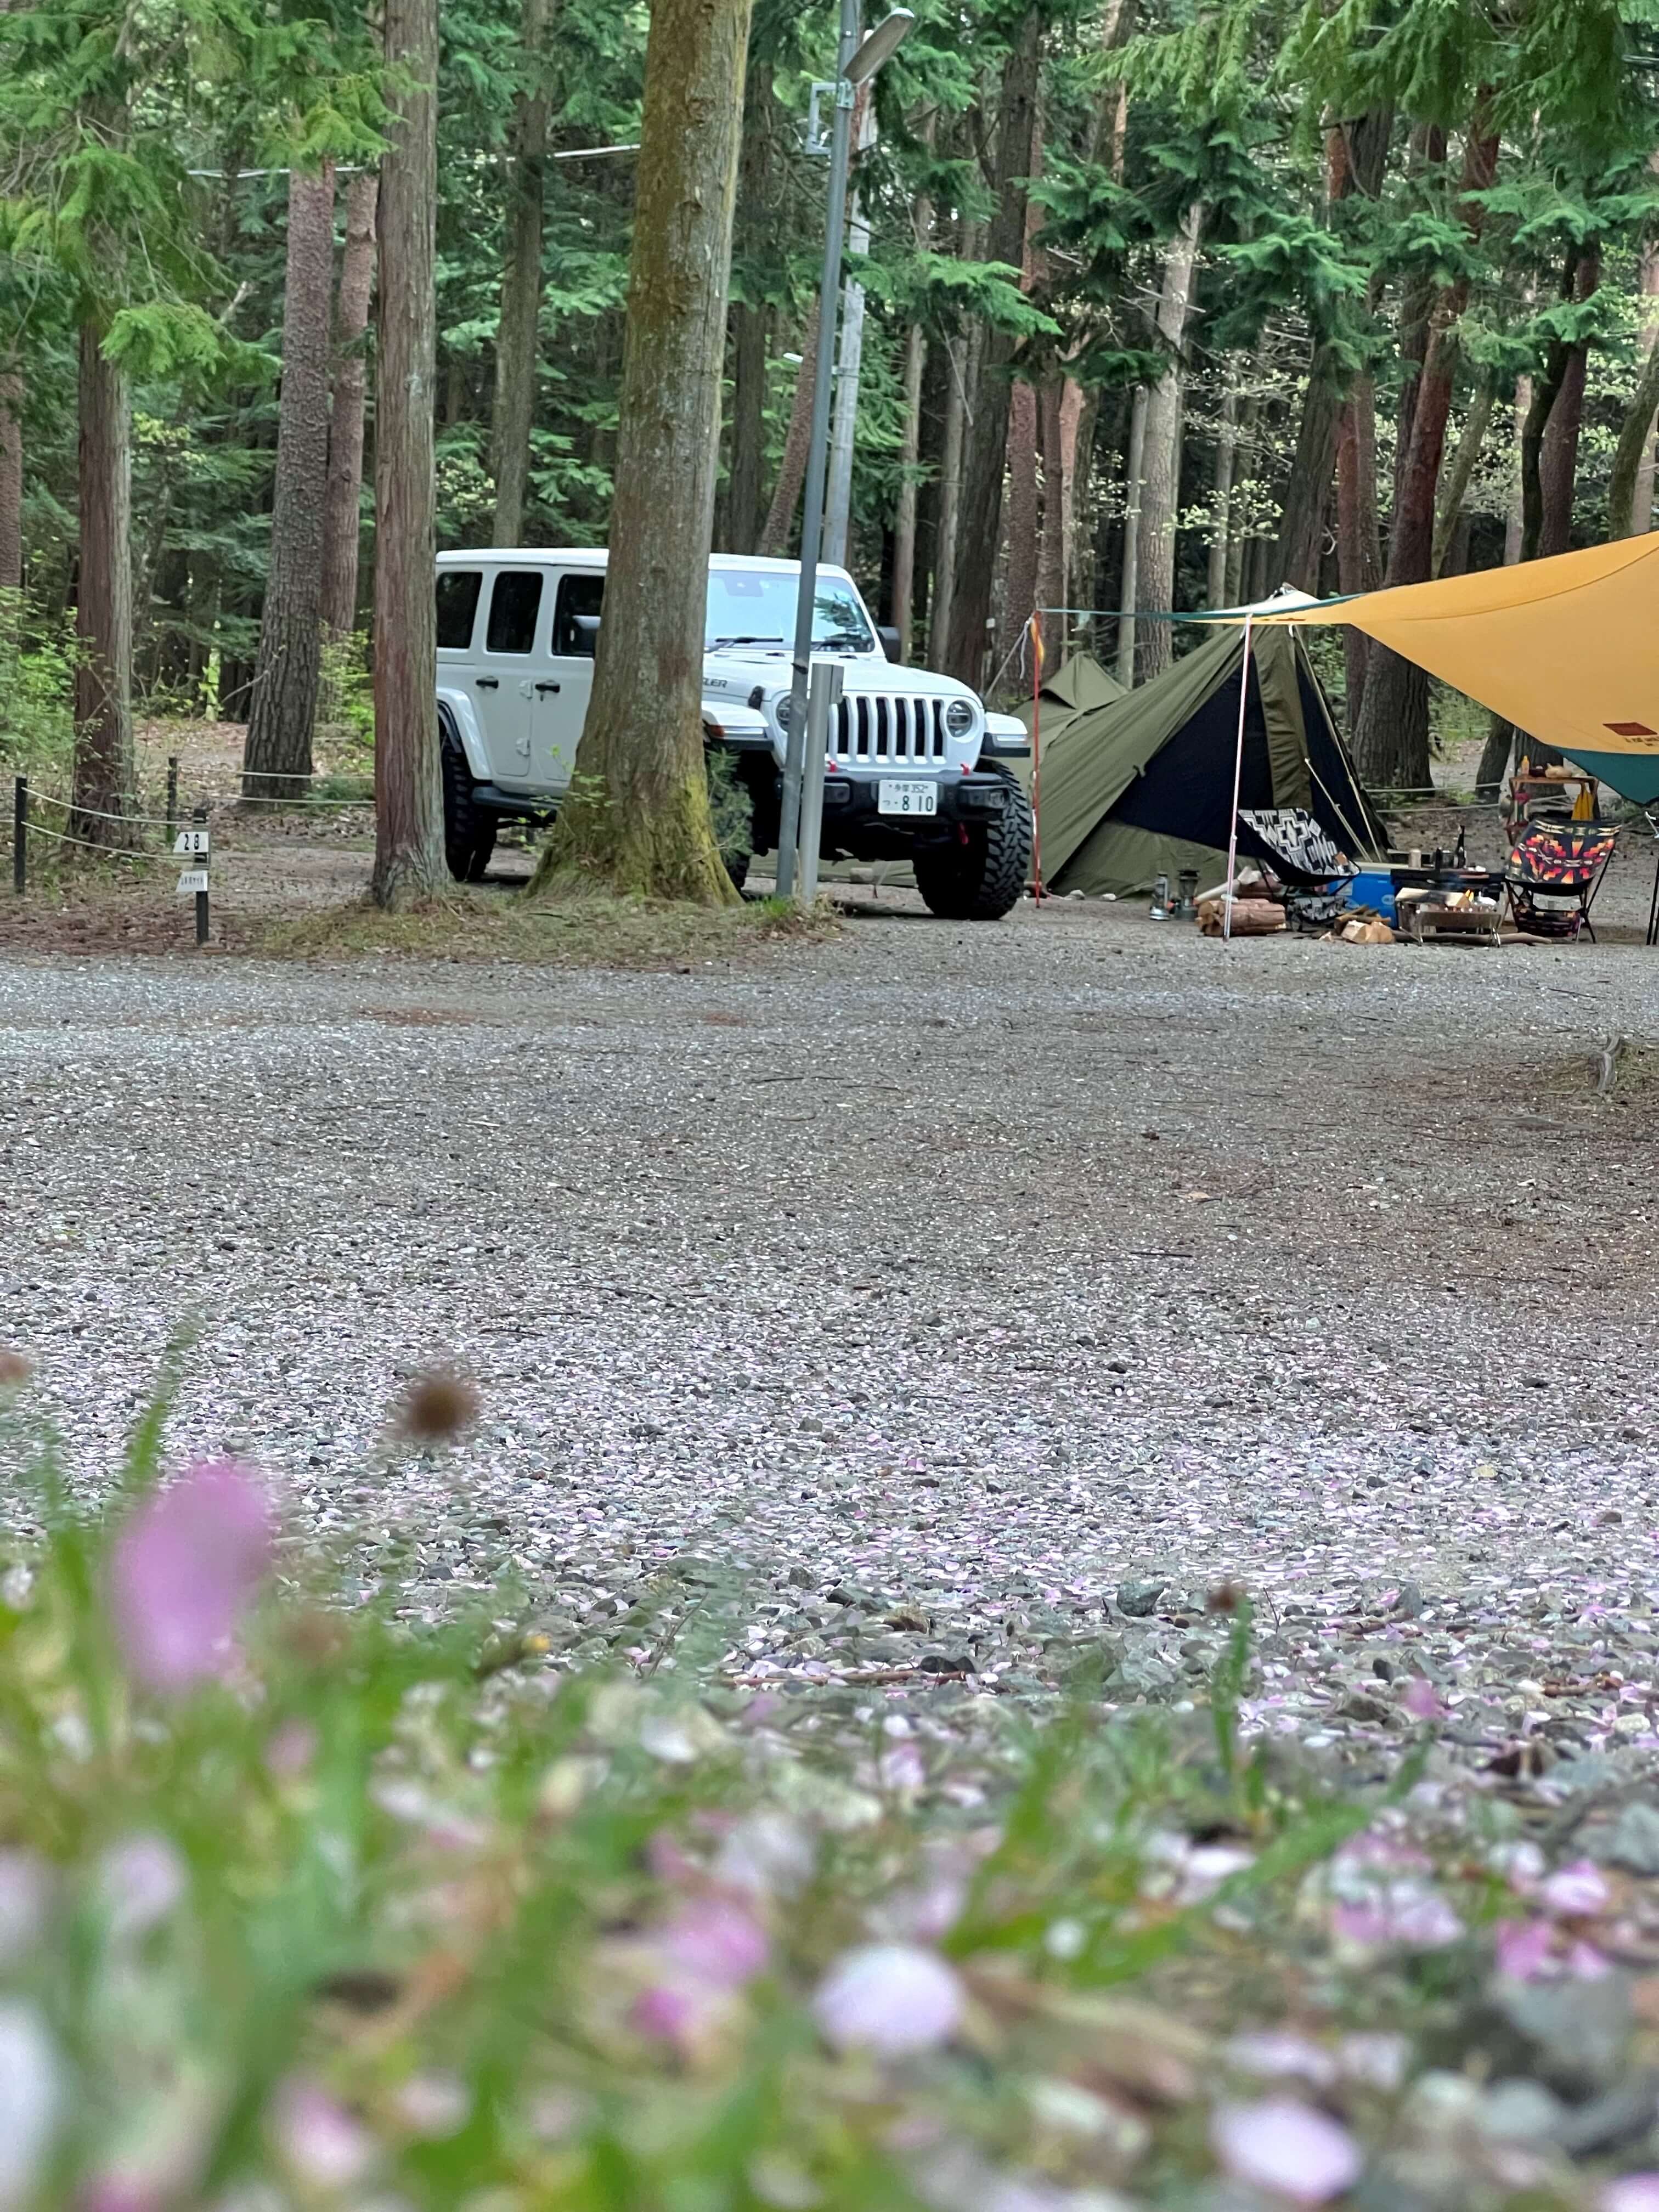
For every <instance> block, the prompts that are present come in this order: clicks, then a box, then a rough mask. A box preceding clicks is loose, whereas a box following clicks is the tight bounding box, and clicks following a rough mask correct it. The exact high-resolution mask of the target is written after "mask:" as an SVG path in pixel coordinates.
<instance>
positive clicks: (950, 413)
mask: <svg viewBox="0 0 1659 2212" xmlns="http://www.w3.org/2000/svg"><path fill="white" fill-rule="evenodd" d="M963 254H964V256H965V257H967V246H966V243H965V242H964V245H963ZM967 258H971V257H967ZM945 367H946V373H947V386H946V391H945V447H944V451H943V453H942V454H941V455H940V459H939V549H938V551H937V553H936V555H935V556H934V562H933V606H932V608H931V609H930V611H929V613H928V617H927V659H928V662H929V665H931V666H933V667H934V668H937V667H939V665H941V663H942V662H943V660H944V659H945V651H946V647H947V645H948V642H949V639H950V635H951V614H952V611H953V610H954V608H955V605H956V592H957V538H958V537H959V536H960V534H961V515H962V450H963V443H964V442H965V438H966V433H967V424H968V381H969V368H970V349H969V343H968V341H967V340H966V339H963V338H949V339H947V340H946V341H945Z"/></svg>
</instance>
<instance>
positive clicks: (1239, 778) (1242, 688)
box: [1221, 615, 1255, 939]
mask: <svg viewBox="0 0 1659 2212" xmlns="http://www.w3.org/2000/svg"><path fill="white" fill-rule="evenodd" d="M1254 632H1255V616H1254V615H1246V616H1245V617H1244V658H1243V663H1242V664H1241V665H1240V668H1239V671H1238V755H1237V758H1236V759H1235V761H1234V763H1233V814H1232V828H1231V832H1230V834H1229V836H1228V839H1227V911H1226V914H1225V916H1224V918H1223V921H1222V925H1221V934H1222V935H1223V937H1225V938H1228V939H1231V936H1232V933H1233V878H1234V876H1235V875H1236V874H1237V872H1238V799H1239V793H1241V792H1242V791H1243V788H1244V712H1245V709H1246V708H1247V707H1248V706H1249V700H1250V639H1251V636H1252V635H1253V634H1254Z"/></svg>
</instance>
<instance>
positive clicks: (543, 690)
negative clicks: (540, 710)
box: [536, 684, 559, 698]
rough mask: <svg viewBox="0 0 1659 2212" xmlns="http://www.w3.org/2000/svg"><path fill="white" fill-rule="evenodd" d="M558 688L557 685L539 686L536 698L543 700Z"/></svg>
mask: <svg viewBox="0 0 1659 2212" xmlns="http://www.w3.org/2000/svg"><path fill="white" fill-rule="evenodd" d="M558 688H559V687H558V685H557V684H538V685H537V686H536V696H537V697H538V698H542V697H544V696H545V695H546V694H547V693H548V692H549V691H556V690H558Z"/></svg>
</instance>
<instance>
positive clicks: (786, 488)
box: [760, 296, 822, 561]
mask: <svg viewBox="0 0 1659 2212" xmlns="http://www.w3.org/2000/svg"><path fill="white" fill-rule="evenodd" d="M821 305H822V302H821V301H819V300H818V299H817V297H816V296H815V297H814V299H813V301H812V307H811V313H809V314H808V316H807V318H806V328H805V330H804V331H802V333H801V340H800V367H799V369H798V370H797V371H796V372H795V397H794V401H793V404H792V406H791V407H790V410H789V428H788V429H787V432H786V433H785V435H784V441H783V458H782V459H781V460H780V462H779V463H778V480H777V482H776V483H775V484H774V485H773V487H772V504H771V506H770V507H769V508H768V509H767V514H766V526H765V528H764V529H763V531H762V532H761V538H760V550H761V551H762V553H763V554H764V555H765V556H766V558H767V559H768V560H769V561H777V560H781V558H782V557H783V556H784V554H785V553H786V552H787V550H788V548H789V544H790V541H791V539H792V538H793V536H794V530H795V509H796V508H797V507H799V505H800V495H801V487H802V486H803V485H804V484H805V482H806V460H807V455H808V454H809V453H810V452H811V445H812V399H813V395H814V393H815V392H816V391H817V381H818V316H819V312H820V308H821Z"/></svg>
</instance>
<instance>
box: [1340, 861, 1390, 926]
mask: <svg viewBox="0 0 1659 2212" xmlns="http://www.w3.org/2000/svg"><path fill="white" fill-rule="evenodd" d="M1348 904H1349V905H1350V906H1369V907H1374V908H1376V912H1377V913H1378V914H1380V915H1382V917H1383V921H1386V922H1387V923H1388V925H1389V927H1390V928H1392V927H1394V925H1395V922H1396V921H1398V919H1399V916H1398V915H1397V913H1396V912H1395V903H1394V878H1393V876H1392V875H1391V874H1390V873H1389V870H1388V869H1387V868H1365V869H1362V871H1361V872H1360V873H1359V874H1358V875H1357V876H1356V877H1355V878H1353V880H1352V883H1351V884H1349V885H1348Z"/></svg>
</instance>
